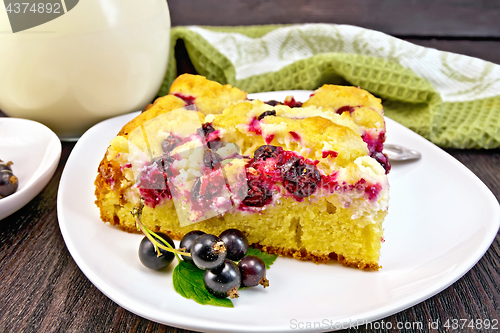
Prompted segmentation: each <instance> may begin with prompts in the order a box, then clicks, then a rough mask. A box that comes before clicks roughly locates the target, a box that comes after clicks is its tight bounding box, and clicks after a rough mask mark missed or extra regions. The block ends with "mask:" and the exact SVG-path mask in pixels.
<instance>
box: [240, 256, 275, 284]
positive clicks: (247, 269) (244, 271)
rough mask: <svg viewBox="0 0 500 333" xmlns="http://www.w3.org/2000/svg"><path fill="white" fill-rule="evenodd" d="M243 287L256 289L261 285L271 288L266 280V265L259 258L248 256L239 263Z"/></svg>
mask: <svg viewBox="0 0 500 333" xmlns="http://www.w3.org/2000/svg"><path fill="white" fill-rule="evenodd" d="M238 267H239V269H240V273H241V286H242V287H255V286H257V285H259V284H261V285H263V286H264V288H265V287H269V281H268V280H267V279H266V264H265V263H264V261H263V260H262V259H260V258H259V257H257V256H246V257H245V258H243V259H241V260H240V262H239V263H238Z"/></svg>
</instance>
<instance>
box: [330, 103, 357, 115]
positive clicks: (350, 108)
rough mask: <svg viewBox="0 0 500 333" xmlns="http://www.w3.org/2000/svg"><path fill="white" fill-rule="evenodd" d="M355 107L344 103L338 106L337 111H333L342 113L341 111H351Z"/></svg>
mask: <svg viewBox="0 0 500 333" xmlns="http://www.w3.org/2000/svg"><path fill="white" fill-rule="evenodd" d="M355 109H356V106H349V105H344V106H341V107H340V108H338V109H337V111H335V112H336V113H337V114H342V113H344V112H347V111H349V113H353V112H354V110H355Z"/></svg>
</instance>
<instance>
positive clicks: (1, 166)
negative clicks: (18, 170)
mask: <svg viewBox="0 0 500 333" xmlns="http://www.w3.org/2000/svg"><path fill="white" fill-rule="evenodd" d="M12 164H13V163H12V162H10V161H9V162H4V161H2V160H0V171H3V170H9V171H12V168H11V165H12Z"/></svg>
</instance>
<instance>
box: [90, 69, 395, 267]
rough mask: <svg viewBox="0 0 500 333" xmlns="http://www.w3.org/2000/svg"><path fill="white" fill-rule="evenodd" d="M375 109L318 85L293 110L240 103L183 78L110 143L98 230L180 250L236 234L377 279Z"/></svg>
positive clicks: (379, 205)
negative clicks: (177, 245) (105, 226)
mask: <svg viewBox="0 0 500 333" xmlns="http://www.w3.org/2000/svg"><path fill="white" fill-rule="evenodd" d="M384 140H385V122H384V118H383V109H382V105H381V104H380V100H379V99H377V98H375V97H374V96H372V95H371V94H369V93H368V92H366V91H364V90H362V89H359V88H354V87H342V86H332V85H325V86H323V87H321V88H320V89H318V90H316V91H315V92H314V94H313V95H312V96H311V97H310V99H309V100H307V101H306V102H304V103H303V104H301V103H300V102H296V101H295V100H294V99H293V98H292V97H288V98H287V99H286V100H285V101H284V102H283V103H276V102H269V103H266V102H265V101H259V100H252V101H250V100H247V98H246V94H245V93H244V92H242V91H241V90H239V89H236V88H232V87H230V86H228V85H226V86H222V85H220V84H218V83H215V82H211V81H208V80H206V79H205V78H202V77H199V76H194V75H182V76H180V77H179V78H178V79H177V80H176V82H174V84H173V85H172V88H171V92H170V94H169V95H167V96H164V97H161V98H159V99H157V100H156V101H155V103H154V104H152V105H150V106H149V107H148V108H147V109H146V111H144V112H143V113H141V114H140V115H139V116H138V117H137V118H135V119H134V120H132V121H131V122H129V123H128V124H126V125H125V126H124V127H123V128H122V130H121V131H120V133H119V134H118V135H117V136H116V137H115V138H114V139H113V140H112V141H111V144H110V146H109V148H108V149H107V151H106V154H105V156H104V158H103V160H102V161H101V163H100V165H99V169H98V175H97V178H96V181H95V186H96V191H95V194H96V198H97V200H96V204H97V206H98V207H99V210H100V214H101V219H102V220H103V221H104V222H109V223H110V224H112V225H117V226H119V227H120V228H122V229H123V230H126V231H129V232H137V228H136V226H135V219H134V217H133V216H132V215H131V213H130V211H131V210H132V209H133V207H134V206H135V205H136V204H137V203H138V202H139V201H141V200H142V201H143V202H144V204H145V206H144V209H143V215H142V216H143V223H144V224H145V225H146V226H147V227H148V228H150V229H151V230H154V231H161V232H166V233H168V234H169V235H171V236H172V237H173V238H176V239H181V238H182V237H183V235H184V234H186V233H187V232H189V231H191V230H202V231H204V232H207V233H211V234H215V235H219V234H220V233H221V232H222V231H224V230H226V229H229V228H236V229H239V230H241V231H243V232H245V233H246V234H247V235H248V239H249V241H250V242H251V243H254V244H255V245H256V246H258V247H260V248H261V249H263V250H264V251H267V252H269V253H276V254H279V255H287V256H292V257H294V258H297V259H302V260H312V261H315V262H327V261H328V260H330V259H333V260H337V261H338V262H339V263H341V264H343V265H346V266H354V267H358V268H360V269H364V268H371V269H374V270H377V269H379V255H380V248H381V243H382V242H383V228H382V222H383V221H384V218H385V217H386V215H387V210H388V200H389V193H388V189H389V184H388V180H387V175H386V174H387V172H388V171H389V169H390V164H389V162H388V160H387V157H386V156H385V155H384V154H383V153H382V148H383V142H384Z"/></svg>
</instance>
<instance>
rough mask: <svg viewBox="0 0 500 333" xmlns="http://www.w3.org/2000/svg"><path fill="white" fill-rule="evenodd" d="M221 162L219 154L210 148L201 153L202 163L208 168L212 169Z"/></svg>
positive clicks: (217, 166) (218, 166)
mask: <svg viewBox="0 0 500 333" xmlns="http://www.w3.org/2000/svg"><path fill="white" fill-rule="evenodd" d="M221 162H222V157H220V155H219V154H217V153H214V152H212V151H211V150H208V149H207V150H205V153H204V154H203V164H205V166H206V167H207V168H210V169H212V170H214V169H217V168H220V166H221V165H220V163H221Z"/></svg>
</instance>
